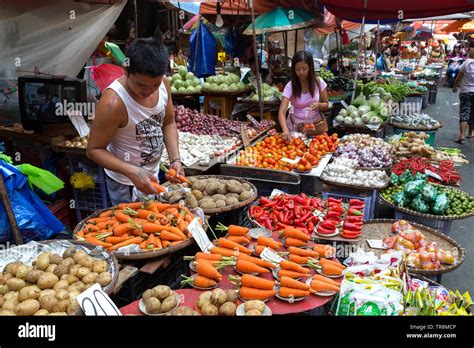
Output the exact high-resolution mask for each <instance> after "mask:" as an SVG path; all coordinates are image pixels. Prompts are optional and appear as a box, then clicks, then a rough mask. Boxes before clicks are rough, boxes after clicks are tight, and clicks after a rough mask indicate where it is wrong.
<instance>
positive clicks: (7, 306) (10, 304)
mask: <svg viewBox="0 0 474 348" xmlns="http://www.w3.org/2000/svg"><path fill="white" fill-rule="evenodd" d="M19 303H20V301H18V299H13V300H7V301H5V302H4V303H3V306H2V309H3V310H6V311H10V312H13V313H15V308H16V306H18V304H19Z"/></svg>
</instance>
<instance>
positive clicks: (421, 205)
mask: <svg viewBox="0 0 474 348" xmlns="http://www.w3.org/2000/svg"><path fill="white" fill-rule="evenodd" d="M410 207H411V208H413V209H414V210H416V211H418V212H420V213H427V212H428V211H429V210H430V206H429V205H428V204H427V203H426V202H425V201H424V200H423V196H422V195H421V194H419V195H417V196H416V197H415V198H414V199H413V201H411V204H410Z"/></svg>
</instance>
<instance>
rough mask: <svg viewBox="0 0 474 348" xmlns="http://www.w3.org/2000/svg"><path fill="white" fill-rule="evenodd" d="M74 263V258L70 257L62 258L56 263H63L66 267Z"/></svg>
mask: <svg viewBox="0 0 474 348" xmlns="http://www.w3.org/2000/svg"><path fill="white" fill-rule="evenodd" d="M75 264H76V263H75V262H74V259H73V258H72V257H68V258H66V259H63V260H62V261H61V262H60V263H58V266H61V265H65V266H68V267H72V266H74V265H75Z"/></svg>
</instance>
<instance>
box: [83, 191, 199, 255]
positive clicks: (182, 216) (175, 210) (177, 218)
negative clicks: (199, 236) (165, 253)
mask: <svg viewBox="0 0 474 348" xmlns="http://www.w3.org/2000/svg"><path fill="white" fill-rule="evenodd" d="M160 190H161V189H160ZM161 192H163V191H161ZM193 219H194V215H193V214H192V213H191V212H190V211H189V210H188V209H187V208H186V207H184V206H181V205H179V204H167V203H159V202H155V201H153V200H149V201H146V202H135V203H122V204H119V205H118V206H116V207H113V208H111V209H108V210H106V211H104V212H103V213H101V214H100V215H99V216H98V217H96V218H92V219H88V220H87V221H86V222H85V224H84V225H83V226H82V229H81V230H80V231H78V232H77V233H76V234H75V238H77V239H79V240H81V241H85V242H87V243H90V244H94V245H98V246H102V247H104V248H106V249H108V250H110V251H118V250H119V249H120V248H122V247H128V246H134V247H135V250H138V251H141V252H144V251H154V250H159V249H162V248H167V247H169V246H173V245H177V244H180V243H182V242H184V241H186V240H187V239H188V238H191V234H190V232H189V231H188V228H187V227H188V225H189V223H190V222H192V221H193Z"/></svg>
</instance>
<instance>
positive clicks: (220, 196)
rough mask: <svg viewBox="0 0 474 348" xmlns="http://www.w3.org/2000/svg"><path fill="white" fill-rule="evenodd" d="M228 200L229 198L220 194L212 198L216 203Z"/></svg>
mask: <svg viewBox="0 0 474 348" xmlns="http://www.w3.org/2000/svg"><path fill="white" fill-rule="evenodd" d="M226 198H227V197H226V196H224V195H220V194H218V193H216V194H215V195H214V196H212V200H213V201H214V202H217V201H225V199H226Z"/></svg>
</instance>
